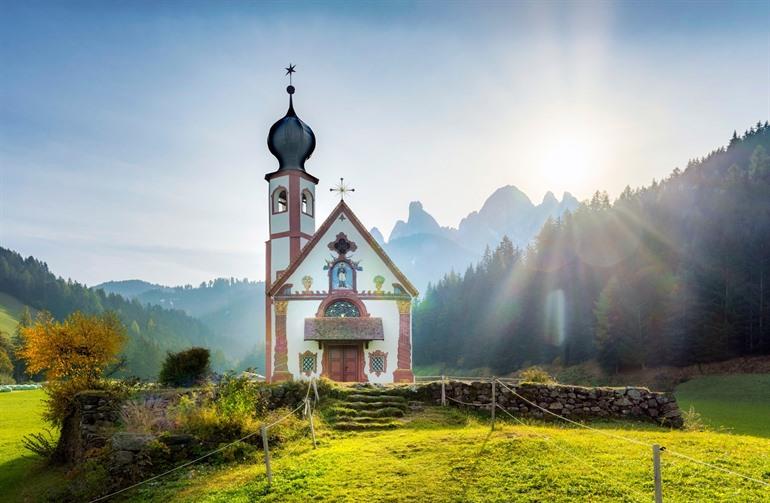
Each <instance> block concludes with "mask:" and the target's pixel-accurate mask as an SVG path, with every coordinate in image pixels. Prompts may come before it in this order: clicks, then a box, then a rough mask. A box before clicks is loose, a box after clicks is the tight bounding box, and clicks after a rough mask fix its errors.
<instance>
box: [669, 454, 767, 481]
mask: <svg viewBox="0 0 770 503" xmlns="http://www.w3.org/2000/svg"><path fill="white" fill-rule="evenodd" d="M663 452H664V453H669V454H671V455H672V456H676V457H679V458H682V459H686V460H688V461H692V462H693V463H697V464H699V465H703V466H708V467H709V468H713V469H715V470H719V471H722V472H725V473H729V474H730V475H735V476H736V477H741V478H744V479H746V480H751V481H752V482H756V483H757V484H762V485H763V486H767V487H770V484H768V483H767V482H765V481H764V480H760V479H755V478H754V477H749V476H747V475H744V474H742V473H738V472H734V471H732V470H728V469H727V468H722V467H721V466H717V465H712V464H711V463H707V462H705V461H701V460H699V459H695V458H691V457H690V456H687V455H685V454H681V453H679V452H676V451H672V450H670V449H666V450H665V451H663Z"/></svg>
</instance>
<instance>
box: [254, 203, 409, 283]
mask: <svg viewBox="0 0 770 503" xmlns="http://www.w3.org/2000/svg"><path fill="white" fill-rule="evenodd" d="M343 212H344V213H345V215H346V216H347V217H348V219H349V220H350V222H351V223H352V224H353V227H355V228H356V230H357V231H358V232H359V234H361V235H362V236H363V237H364V239H365V240H366V242H367V243H369V246H371V247H372V249H373V250H374V251H375V253H377V255H379V257H380V258H381V259H382V260H383V262H385V264H386V265H387V266H388V268H389V269H390V270H391V271H392V272H393V274H394V275H395V276H396V278H398V280H399V283H401V284H402V285H403V287H404V290H406V291H407V292H408V293H409V294H410V295H411V296H412V297H416V296H417V295H419V292H418V291H417V289H416V288H415V287H414V285H412V283H411V282H410V281H409V280H408V279H407V278H406V276H404V273H402V272H401V270H400V269H399V268H398V267H396V264H394V263H393V261H392V260H391V259H390V257H388V254H387V253H385V250H383V249H382V247H381V246H380V244H379V243H378V242H377V240H376V239H374V238H373V237H372V235H371V234H370V233H369V231H368V230H366V227H364V226H363V224H362V223H361V221H360V220H358V217H356V216H355V214H354V213H353V211H352V210H351V209H350V208H349V207H348V205H347V204H346V203H345V201H340V202H339V204H338V205H337V207H336V208H334V210H333V211H332V212H331V214H330V215H329V216H328V217H327V218H326V220H325V221H324V223H323V224H322V225H321V227H319V229H318V231H316V233H315V234H314V235H313V239H311V240H310V241H309V242H308V243H307V244H306V245H305V247H304V248H302V251H301V253H300V254H299V256H298V257H297V258H296V259H295V260H292V262H291V264H290V265H289V267H288V269H286V271H284V273H283V274H281V275H280V276H279V277H278V278H277V279H276V281H275V283H274V284H273V286H272V287H271V288H270V290H269V291H268V292H267V294H268V295H271V296H272V295H275V294H276V293H277V292H278V290H279V289H280V288H281V285H282V284H283V283H284V282H286V280H287V279H289V276H291V274H292V273H293V272H294V271H295V270H296V269H297V267H299V265H300V264H301V263H302V261H303V260H304V259H305V257H307V256H308V255H309V254H310V252H311V251H312V250H313V248H315V246H316V245H317V244H318V242H319V241H320V240H321V238H322V237H323V236H324V235H325V234H326V232H327V231H328V230H329V227H331V226H332V224H333V223H334V221H335V220H336V219H337V218H338V217H339V216H340V214H342V213H343Z"/></svg>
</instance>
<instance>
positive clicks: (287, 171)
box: [265, 169, 318, 185]
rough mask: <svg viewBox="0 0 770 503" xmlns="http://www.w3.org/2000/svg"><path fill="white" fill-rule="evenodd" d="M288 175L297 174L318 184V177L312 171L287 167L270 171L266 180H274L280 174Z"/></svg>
mask: <svg viewBox="0 0 770 503" xmlns="http://www.w3.org/2000/svg"><path fill="white" fill-rule="evenodd" d="M286 175H295V176H298V177H300V178H304V179H305V180H307V181H309V182H313V184H314V185H318V178H316V177H314V176H313V175H311V174H310V173H308V172H306V171H300V170H298V169H285V170H282V171H281V170H279V171H273V172H272V173H268V174H266V175H265V180H267V181H268V182H269V181H270V180H272V179H273V178H275V177H278V176H286Z"/></svg>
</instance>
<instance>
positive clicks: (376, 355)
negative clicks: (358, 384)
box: [369, 349, 388, 377]
mask: <svg viewBox="0 0 770 503" xmlns="http://www.w3.org/2000/svg"><path fill="white" fill-rule="evenodd" d="M380 358H382V370H374V360H375V359H378V360H379V359H380ZM387 372H388V353H386V352H385V351H382V350H379V349H378V350H376V351H369V373H370V374H374V375H376V376H377V377H380V376H381V375H382V374H385V373H387Z"/></svg>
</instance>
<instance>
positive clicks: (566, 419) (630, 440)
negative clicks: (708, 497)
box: [498, 381, 770, 487]
mask: <svg viewBox="0 0 770 503" xmlns="http://www.w3.org/2000/svg"><path fill="white" fill-rule="evenodd" d="M498 383H499V384H500V385H501V386H502V387H504V388H505V389H507V390H508V391H510V392H511V393H512V394H513V395H515V396H517V397H519V398H520V399H522V400H524V401H525V402H527V403H528V404H530V405H533V406H534V407H537V408H538V409H540V410H542V411H544V412H547V413H548V414H551V415H552V416H555V417H558V418H559V419H563V420H564V421H567V422H568V423H571V424H574V425H576V426H579V427H581V428H585V429H587V430H591V431H595V432H597V433H600V434H602V435H604V436H607V437H612V438H616V439H619V440H625V441H626V442H631V443H634V444H637V445H643V446H645V447H652V446H653V444H650V443H647V442H643V441H641V440H635V439H632V438H628V437H624V436H621V435H615V434H613V433H609V432H606V431H604V430H599V429H597V428H592V427H590V426H588V425H585V424H583V423H579V422H577V421H573V420H572V419H568V418H566V417H564V416H561V415H559V414H556V413H555V412H551V411H550V410H548V409H545V408H543V407H541V406H539V405H538V404H536V403H534V402H532V401H530V400H527V399H526V398H524V397H523V396H521V395H519V394H518V393H516V392H515V391H514V390H512V389H511V388H509V387H508V386H506V385H505V384H504V383H502V382H500V381H498ZM663 452H664V453H669V454H671V455H672V456H677V457H680V458H682V459H686V460H688V461H692V462H693V463H697V464H700V465H703V466H707V467H709V468H713V469H715V470H719V471H722V472H725V473H729V474H731V475H735V476H736V477H741V478H744V479H746V480H750V481H752V482H756V483H758V484H761V485H763V486H766V487H770V483H767V482H765V481H763V480H760V479H757V478H754V477H749V476H748V475H744V474H742V473H738V472H734V471H732V470H728V469H727V468H722V467H721V466H717V465H714V464H711V463H707V462H706V461H701V460H699V459H695V458H692V457H690V456H687V455H685V454H681V453H679V452H676V451H672V450H671V449H668V448H666V449H665V450H664V451H663Z"/></svg>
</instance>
